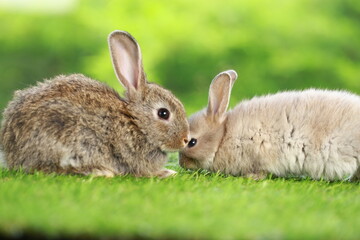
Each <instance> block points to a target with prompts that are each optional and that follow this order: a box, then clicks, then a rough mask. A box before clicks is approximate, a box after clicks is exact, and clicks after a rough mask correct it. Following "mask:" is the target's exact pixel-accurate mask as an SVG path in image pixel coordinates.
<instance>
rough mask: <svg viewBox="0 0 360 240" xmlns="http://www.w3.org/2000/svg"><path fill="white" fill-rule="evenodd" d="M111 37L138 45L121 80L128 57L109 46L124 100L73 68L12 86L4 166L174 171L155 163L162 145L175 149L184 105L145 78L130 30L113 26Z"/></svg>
mask: <svg viewBox="0 0 360 240" xmlns="http://www.w3.org/2000/svg"><path fill="white" fill-rule="evenodd" d="M115 38H121V41H122V42H121V43H120V44H124V45H126V47H125V48H124V47H123V48H120V49H127V48H133V51H137V49H138V54H139V55H140V56H135V57H134V58H135V60H134V61H133V62H137V63H138V65H136V66H132V67H133V69H134V71H139V73H140V74H139V76H138V78H137V79H134V80H129V79H126V78H129V77H128V76H130V77H131V76H132V75H131V74H129V73H128V72H130V70H133V69H130V70H127V69H125V73H123V72H124V69H120V70H119V69H118V68H119V65H121V64H122V61H129V60H127V59H124V58H121V57H119V59H118V57H117V55H119V54H122V52H118V51H114V52H112V56H113V61H114V68H115V71H119V72H121V73H122V74H123V75H124V76H123V75H121V77H122V78H121V79H119V80H120V81H121V83H123V85H124V86H125V87H126V88H127V93H126V95H127V98H121V97H120V96H119V94H118V93H117V92H116V91H114V90H113V89H111V88H110V87H108V86H107V85H105V84H103V83H100V82H98V81H95V80H92V79H89V78H87V77H85V76H83V75H81V74H74V75H69V76H63V75H61V76H58V77H56V78H54V79H51V80H47V81H45V82H43V83H39V84H38V85H37V86H34V87H31V88H28V89H25V90H20V91H17V92H16V93H15V96H14V99H13V100H12V101H11V102H10V103H9V105H8V107H7V108H6V109H5V111H4V120H3V122H2V128H1V132H0V134H1V135H0V143H1V144H0V147H1V148H2V151H3V152H4V158H5V161H6V164H7V166H8V167H9V168H11V169H18V168H23V169H25V170H26V171H29V172H31V171H33V170H41V171H44V172H56V173H78V174H94V175H98V176H108V177H111V176H113V175H117V174H133V175H135V176H152V175H157V176H160V177H167V176H168V175H171V174H173V173H174V172H173V171H171V170H167V169H162V168H163V166H164V164H165V162H166V160H167V157H166V153H165V151H175V150H178V149H180V148H182V147H184V145H185V143H186V141H187V137H188V134H189V127H188V123H187V120H186V114H185V111H184V107H183V105H182V104H181V103H180V101H179V100H177V99H176V98H175V96H174V95H173V94H172V93H171V92H170V91H168V90H165V89H163V88H161V87H160V86H158V85H156V84H152V83H148V82H147V81H146V79H145V74H144V73H143V71H142V65H141V52H140V49H139V48H138V46H137V43H136V42H135V40H134V39H133V38H132V37H131V36H130V35H129V34H127V33H125V32H120V31H115V32H113V33H112V34H111V35H110V37H109V43H110V49H111V44H112V43H111V40H112V39H115ZM114 41H117V39H115V40H114ZM129 45H130V46H129ZM125 51H126V50H125ZM124 55H126V54H124ZM130 55H131V54H130ZM137 57H138V58H139V59H137ZM116 61H117V62H116ZM115 62H116V64H115ZM125 65H126V64H125ZM120 67H121V66H120ZM126 71H128V72H126ZM126 74H128V75H126ZM117 75H118V76H119V74H117ZM131 81H132V82H131ZM135 82H136V86H135V85H134V83H135ZM134 86H135V87H134ZM159 108H167V109H168V110H169V111H170V118H169V120H163V119H160V118H159V117H158V116H157V115H156V113H157V110H158V109H159Z"/></svg>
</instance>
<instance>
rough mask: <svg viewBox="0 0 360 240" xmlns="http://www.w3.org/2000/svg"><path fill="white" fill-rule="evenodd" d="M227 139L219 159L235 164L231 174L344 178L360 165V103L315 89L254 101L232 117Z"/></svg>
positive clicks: (345, 95)
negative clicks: (262, 172) (265, 173)
mask: <svg viewBox="0 0 360 240" xmlns="http://www.w3.org/2000/svg"><path fill="white" fill-rule="evenodd" d="M224 139H225V141H223V142H222V145H220V147H219V152H218V154H217V158H218V159H228V160H226V161H229V163H228V164H230V162H233V163H232V164H234V165H235V166H234V167H232V168H226V171H228V172H229V173H233V174H236V173H239V171H240V172H241V173H242V174H247V173H251V172H258V171H266V172H270V173H273V174H275V175H277V176H289V175H306V176H310V177H312V178H314V179H319V178H325V179H338V178H343V177H344V176H349V175H352V174H353V173H354V172H355V171H356V169H357V167H358V166H359V165H360V162H359V157H360V98H359V97H358V96H356V95H354V94H350V93H348V92H341V91H325V90H314V89H311V90H307V91H302V92H300V91H299V92H297V91H293V92H282V93H278V94H275V95H268V96H263V97H255V98H253V99H251V100H248V101H243V102H241V103H240V104H239V105H238V106H236V107H235V108H234V109H233V110H232V111H230V112H229V113H228V120H227V124H226V136H224ZM226 139H227V140H226ZM229 149H233V151H228V150H229ZM229 153H230V155H231V156H229ZM239 156H240V158H239ZM221 161H223V160H221ZM221 161H218V163H216V160H215V162H214V166H215V168H216V165H218V168H224V167H223V166H225V165H227V164H224V163H223V162H222V163H220V162H221Z"/></svg>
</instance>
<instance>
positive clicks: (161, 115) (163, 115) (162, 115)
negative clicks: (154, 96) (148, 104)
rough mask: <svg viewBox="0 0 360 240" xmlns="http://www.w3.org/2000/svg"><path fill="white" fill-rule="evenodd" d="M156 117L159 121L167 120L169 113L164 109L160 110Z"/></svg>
mask: <svg viewBox="0 0 360 240" xmlns="http://www.w3.org/2000/svg"><path fill="white" fill-rule="evenodd" d="M158 116H159V118H161V119H164V120H168V119H169V117H170V112H169V110H167V109H166V108H160V109H159V110H158Z"/></svg>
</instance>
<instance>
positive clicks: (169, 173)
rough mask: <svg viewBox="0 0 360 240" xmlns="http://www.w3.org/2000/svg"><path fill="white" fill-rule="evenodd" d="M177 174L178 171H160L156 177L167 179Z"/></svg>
mask: <svg viewBox="0 0 360 240" xmlns="http://www.w3.org/2000/svg"><path fill="white" fill-rule="evenodd" d="M176 174H177V172H176V171H174V170H170V169H166V168H165V169H162V170H160V171H158V172H157V173H156V174H155V176H156V177H158V178H167V177H172V176H175V175H176Z"/></svg>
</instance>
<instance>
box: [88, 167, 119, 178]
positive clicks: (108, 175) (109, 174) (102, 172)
mask: <svg viewBox="0 0 360 240" xmlns="http://www.w3.org/2000/svg"><path fill="white" fill-rule="evenodd" d="M91 175H93V176H94V177H106V178H112V177H114V175H115V174H114V173H113V172H112V171H110V170H107V169H101V170H100V169H94V170H93V171H92V172H91Z"/></svg>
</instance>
